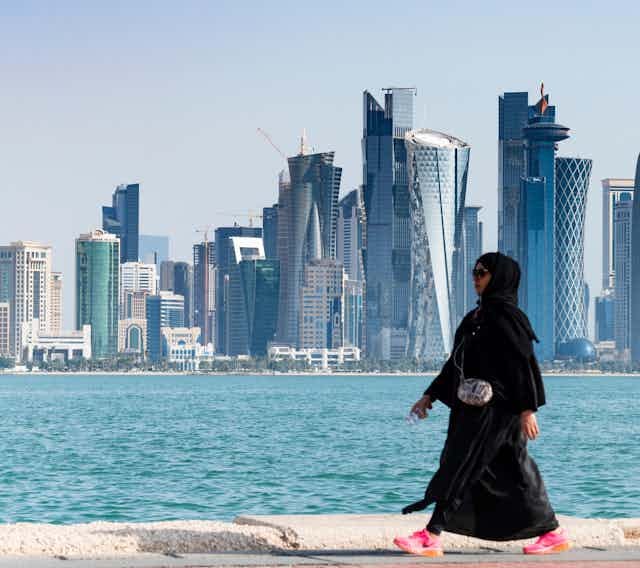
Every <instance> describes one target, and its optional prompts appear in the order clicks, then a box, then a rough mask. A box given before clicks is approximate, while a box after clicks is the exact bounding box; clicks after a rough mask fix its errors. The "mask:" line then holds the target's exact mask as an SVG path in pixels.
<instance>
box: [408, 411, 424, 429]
mask: <svg viewBox="0 0 640 568" xmlns="http://www.w3.org/2000/svg"><path fill="white" fill-rule="evenodd" d="M426 416H427V413H426V410H425V418H426ZM405 421H406V422H407V424H409V426H415V425H416V424H418V422H419V421H420V416H418V413H417V412H410V413H409V414H407V417H406V418H405Z"/></svg>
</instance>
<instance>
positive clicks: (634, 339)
mask: <svg viewBox="0 0 640 568" xmlns="http://www.w3.org/2000/svg"><path fill="white" fill-rule="evenodd" d="M633 193H634V198H633V212H632V216H631V253H632V254H631V284H632V286H631V360H632V361H633V362H635V363H637V362H640V155H639V156H638V161H637V163H636V177H635V186H634V191H633Z"/></svg>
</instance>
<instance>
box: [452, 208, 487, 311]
mask: <svg viewBox="0 0 640 568" xmlns="http://www.w3.org/2000/svg"><path fill="white" fill-rule="evenodd" d="M480 209H482V207H471V206H465V208H464V213H463V217H464V218H463V225H462V231H463V237H462V242H463V248H462V256H463V258H464V268H463V269H462V270H461V271H460V274H459V278H458V280H459V283H458V285H457V286H456V289H457V291H458V306H459V310H458V317H457V320H458V322H460V321H461V320H462V318H463V317H464V316H465V314H466V313H467V312H469V311H470V310H473V309H474V308H476V306H477V301H478V294H477V293H476V289H475V287H474V286H473V278H472V277H471V271H472V270H473V269H474V267H475V263H476V260H478V257H479V256H480V255H481V254H482V222H481V221H479V220H478V213H479V212H480Z"/></svg>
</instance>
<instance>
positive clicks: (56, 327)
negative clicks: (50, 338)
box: [49, 272, 62, 334]
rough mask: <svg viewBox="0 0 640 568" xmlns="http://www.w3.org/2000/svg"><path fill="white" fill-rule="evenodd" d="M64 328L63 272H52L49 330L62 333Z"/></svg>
mask: <svg viewBox="0 0 640 568" xmlns="http://www.w3.org/2000/svg"><path fill="white" fill-rule="evenodd" d="M61 329H62V273H61V272H52V273H51V320H50V322H49V331H50V332H51V333H54V334H55V333H60V330H61Z"/></svg>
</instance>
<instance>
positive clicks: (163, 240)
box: [138, 235, 169, 269]
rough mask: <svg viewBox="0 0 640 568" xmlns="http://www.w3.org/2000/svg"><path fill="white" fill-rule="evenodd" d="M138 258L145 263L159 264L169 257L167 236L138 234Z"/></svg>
mask: <svg viewBox="0 0 640 568" xmlns="http://www.w3.org/2000/svg"><path fill="white" fill-rule="evenodd" d="M138 241H139V243H140V260H141V261H142V262H144V263H145V264H155V265H156V268H157V269H159V268H160V264H162V262H164V261H165V260H168V259H169V237H167V236H166V235H140V238H139V239H138Z"/></svg>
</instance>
